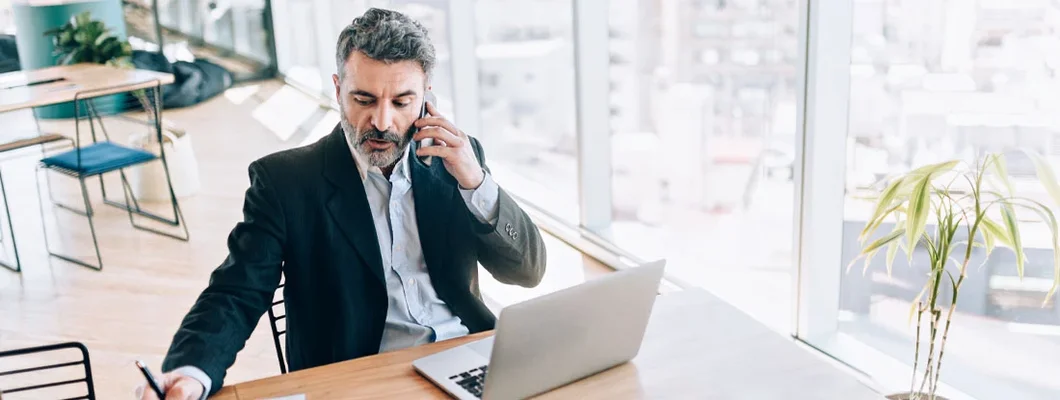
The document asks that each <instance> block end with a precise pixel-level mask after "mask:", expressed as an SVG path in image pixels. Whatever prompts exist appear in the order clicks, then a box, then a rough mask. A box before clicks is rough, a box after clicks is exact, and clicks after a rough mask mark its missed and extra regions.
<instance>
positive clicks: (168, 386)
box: [136, 372, 205, 400]
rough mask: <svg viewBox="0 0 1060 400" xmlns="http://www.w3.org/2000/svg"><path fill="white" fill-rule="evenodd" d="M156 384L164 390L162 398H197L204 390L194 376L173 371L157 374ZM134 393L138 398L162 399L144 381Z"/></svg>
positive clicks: (186, 399) (169, 399)
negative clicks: (164, 396) (164, 393)
mask: <svg viewBox="0 0 1060 400" xmlns="http://www.w3.org/2000/svg"><path fill="white" fill-rule="evenodd" d="M158 384H159V385H161V386H162V391H163V392H166V398H165V399H164V400H199V399H201V398H202V392H203V390H205V388H203V387H202V383H201V382H199V381H198V380H195V378H192V377H190V376H187V375H183V374H178V373H174V372H170V373H166V374H162V375H159V376H158ZM136 395H137V398H138V399H140V400H162V399H159V398H158V396H157V395H155V391H154V390H151V388H149V387H147V383H146V382H144V384H142V385H140V387H138V388H136Z"/></svg>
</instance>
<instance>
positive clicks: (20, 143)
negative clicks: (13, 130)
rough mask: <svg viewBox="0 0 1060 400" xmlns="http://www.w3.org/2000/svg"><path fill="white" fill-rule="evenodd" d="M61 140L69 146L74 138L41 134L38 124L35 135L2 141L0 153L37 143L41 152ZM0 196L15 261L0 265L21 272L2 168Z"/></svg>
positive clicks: (1, 262)
mask: <svg viewBox="0 0 1060 400" xmlns="http://www.w3.org/2000/svg"><path fill="white" fill-rule="evenodd" d="M63 141H68V142H69V144H70V146H73V145H74V140H73V139H70V138H68V137H65V136H62V135H57V134H48V135H45V134H43V131H41V129H40V125H39V124H38V125H37V137H34V138H28V139H23V140H16V141H14V142H8V143H4V144H3V145H0V146H3V147H7V148H5V149H0V153H6V152H9V151H18V150H22V149H25V148H29V147H33V146H38V145H39V146H41V151H42V152H43V151H45V147H44V145H46V144H49V143H55V142H63ZM0 161H6V159H5V160H0ZM0 198H3V201H4V214H5V215H6V217H7V228H8V232H11V249H12V251H13V252H14V256H15V261H14V263H13V264H12V262H11V261H5V260H0V267H4V268H7V269H9V270H11V271H14V272H17V273H21V272H22V259H21V258H20V257H19V254H18V240H17V238H16V236H15V223H14V220H13V219H12V218H11V206H10V205H9V202H8V199H7V187H6V186H5V185H4V174H3V169H2V168H0ZM3 242H4V235H3V228H2V227H0V245H2V244H3Z"/></svg>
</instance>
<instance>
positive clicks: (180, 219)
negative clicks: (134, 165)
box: [121, 172, 191, 242]
mask: <svg viewBox="0 0 1060 400" xmlns="http://www.w3.org/2000/svg"><path fill="white" fill-rule="evenodd" d="M121 183H122V192H123V193H124V194H125V203H126V204H129V203H130V199H131V201H132V202H135V201H136V197H135V196H134V195H133V194H132V186H131V185H129V181H128V180H127V179H125V173H124V172H123V173H122V174H121ZM171 190H172V189H171ZM171 193H172V192H171ZM172 199H173V213H174V215H175V217H176V222H177V223H176V224H175V225H179V226H180V227H181V228H183V230H184V236H177V235H175V234H172V233H169V232H164V231H160V230H157V229H154V228H151V227H148V226H144V225H139V224H137V223H136V221H135V220H134V219H133V214H134V212H133V211H132V209H131V208H129V207H126V208H125V209H126V210H127V211H128V213H129V223H130V224H132V226H133V228H136V229H139V230H142V231H146V232H151V233H154V234H158V235H162V236H165V237H169V238H173V239H177V240H181V241H185V242H187V241H188V239H190V238H191V234H190V233H189V232H188V224H187V222H186V221H184V214H183V213H181V211H180V205H179V204H177V198H176V196H173V197H172ZM137 214H140V215H143V213H137Z"/></svg>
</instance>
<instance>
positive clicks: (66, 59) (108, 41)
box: [44, 11, 153, 115]
mask: <svg viewBox="0 0 1060 400" xmlns="http://www.w3.org/2000/svg"><path fill="white" fill-rule="evenodd" d="M44 36H51V38H52V45H53V46H54V47H55V53H54V55H55V57H57V58H58V63H59V64H60V65H70V64H78V63H95V64H105V65H110V66H114V67H118V68H125V69H133V68H135V66H134V65H133V63H132V46H131V45H130V44H129V41H127V40H124V39H121V38H119V37H118V36H116V35H114V33H113V32H111V30H110V28H108V27H107V26H106V25H104V24H103V22H102V21H99V20H94V19H92V14H91V13H90V12H88V11H85V12H82V13H80V14H77V15H74V16H72V17H70V20H69V21H67V22H66V23H65V24H63V25H62V26H59V27H58V28H55V29H51V30H48V31H45V32H44ZM132 95H133V96H134V97H136V100H137V101H139V102H140V105H141V106H142V107H143V109H144V111H146V112H147V115H153V112H152V111H153V105H152V103H151V101H149V100H148V98H147V93H146V92H145V91H144V90H142V89H141V90H135V91H133V92H132Z"/></svg>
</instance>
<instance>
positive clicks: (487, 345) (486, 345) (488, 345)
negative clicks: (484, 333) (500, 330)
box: [467, 336, 493, 360]
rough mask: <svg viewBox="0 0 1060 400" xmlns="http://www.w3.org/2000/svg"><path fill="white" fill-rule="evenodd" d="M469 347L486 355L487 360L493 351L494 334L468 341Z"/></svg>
mask: <svg viewBox="0 0 1060 400" xmlns="http://www.w3.org/2000/svg"><path fill="white" fill-rule="evenodd" d="M467 347H468V348H469V349H471V350H472V351H474V352H475V353H478V354H479V355H481V356H482V357H485V358H486V359H487V360H489V359H490V354H492V353H493V336H490V337H488V338H486V339H482V340H479V341H475V342H471V343H468V344H467Z"/></svg>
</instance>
